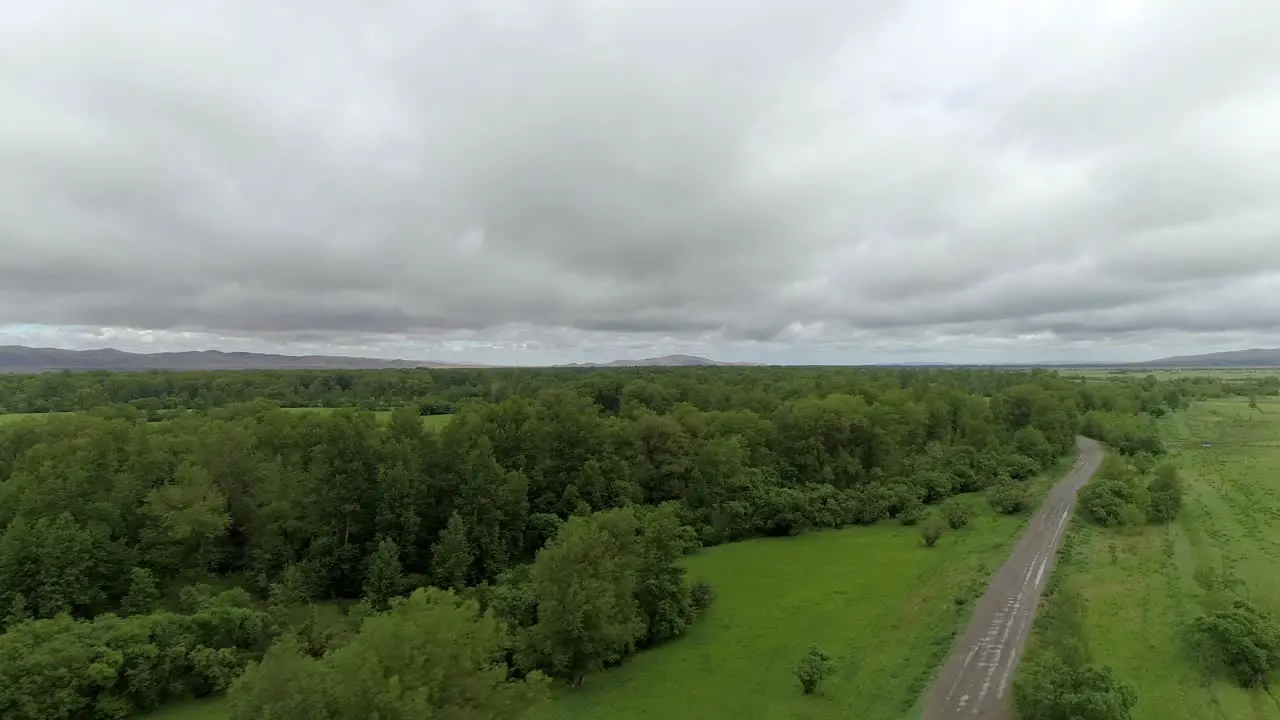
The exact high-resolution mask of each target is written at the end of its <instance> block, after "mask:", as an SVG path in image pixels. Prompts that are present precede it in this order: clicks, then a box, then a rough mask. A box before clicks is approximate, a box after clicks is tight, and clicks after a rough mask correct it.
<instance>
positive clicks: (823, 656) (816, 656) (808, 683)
mask: <svg viewBox="0 0 1280 720" xmlns="http://www.w3.org/2000/svg"><path fill="white" fill-rule="evenodd" d="M833 672H835V663H834V662H832V660H831V656H830V655H828V654H827V652H826V651H825V650H823V649H822V648H820V647H818V645H817V644H816V643H815V644H813V645H810V646H809V647H808V649H806V650H805V652H804V655H802V656H801V657H800V662H798V663H796V669H795V675H796V677H797V678H798V679H799V680H800V689H801V690H803V691H804V694H805V695H812V694H814V693H815V692H817V691H818V688H820V687H821V686H822V681H823V680H826V679H827V677H829V676H830V675H831V673H833Z"/></svg>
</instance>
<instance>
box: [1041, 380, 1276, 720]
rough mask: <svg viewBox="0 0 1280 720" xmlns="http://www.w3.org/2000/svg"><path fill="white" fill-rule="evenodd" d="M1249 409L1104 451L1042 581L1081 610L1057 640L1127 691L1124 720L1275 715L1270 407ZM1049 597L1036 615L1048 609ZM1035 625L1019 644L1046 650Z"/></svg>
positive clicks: (1166, 426) (1214, 413)
mask: <svg viewBox="0 0 1280 720" xmlns="http://www.w3.org/2000/svg"><path fill="white" fill-rule="evenodd" d="M1251 382H1257V378H1256V377H1255V378H1253V380H1251ZM1256 402H1257V406H1258V407H1257V409H1252V408H1250V407H1249V404H1248V397H1247V396H1245V395H1237V396H1234V397H1232V396H1231V395H1228V396H1227V398H1226V399H1220V400H1208V401H1201V402H1196V403H1194V404H1192V405H1191V406H1190V407H1189V408H1185V409H1182V410H1181V411H1180V412H1177V413H1172V414H1165V415H1164V416H1162V417H1161V418H1160V419H1159V428H1160V432H1161V444H1162V445H1163V446H1164V447H1165V448H1166V449H1168V450H1169V451H1170V452H1169V455H1168V456H1167V457H1166V458H1163V459H1156V458H1153V457H1147V456H1146V455H1145V453H1143V452H1142V451H1138V452H1136V453H1134V454H1133V455H1130V456H1128V458H1127V461H1121V459H1120V458H1118V457H1108V459H1107V463H1106V465H1105V466H1104V468H1103V471H1101V472H1100V473H1099V475H1098V476H1097V477H1096V479H1095V480H1094V482H1093V483H1091V484H1090V485H1089V486H1088V487H1087V488H1086V491H1085V493H1082V497H1081V504H1080V518H1079V519H1078V520H1076V521H1075V523H1074V524H1073V528H1072V530H1071V531H1070V533H1069V534H1068V538H1069V543H1068V544H1069V545H1070V549H1065V548H1064V555H1063V557H1062V559H1061V560H1060V563H1059V566H1058V569H1057V570H1056V571H1055V573H1054V578H1053V579H1052V581H1051V582H1053V583H1054V584H1055V585H1058V586H1060V587H1061V588H1063V589H1064V590H1067V591H1068V592H1069V594H1071V595H1074V596H1075V597H1076V598H1078V601H1077V602H1076V604H1078V605H1079V606H1080V607H1081V608H1087V610H1088V611H1087V612H1081V613H1078V614H1076V615H1075V616H1076V617H1077V618H1078V620H1077V621H1075V623H1074V625H1075V626H1076V627H1077V628H1078V632H1073V633H1071V634H1072V635H1074V636H1075V637H1079V638H1086V639H1087V640H1086V641H1083V643H1082V644H1083V646H1084V647H1085V648H1086V649H1087V656H1086V659H1087V661H1088V662H1091V663H1097V664H1099V665H1105V666H1108V667H1110V668H1111V676H1112V678H1113V679H1115V680H1116V682H1118V683H1122V684H1123V685H1127V686H1129V687H1130V688H1131V689H1132V690H1133V693H1134V699H1135V701H1134V703H1133V705H1132V709H1131V710H1130V711H1129V713H1130V714H1129V716H1131V717H1133V718H1135V719H1136V720H1192V719H1199V718H1219V719H1224V720H1235V719H1236V718H1240V719H1242V720H1243V719H1245V718H1250V719H1253V718H1261V719H1266V718H1280V704H1278V703H1277V702H1276V700H1275V699H1274V697H1275V695H1274V693H1275V690H1274V688H1272V687H1271V686H1272V685H1273V684H1274V682H1275V678H1276V665H1277V663H1278V662H1280V655H1278V652H1280V625H1277V621H1276V609H1277V608H1280V553H1278V552H1277V551H1278V550H1280V525H1278V524H1277V523H1278V522H1280V521H1278V520H1277V518H1280V473H1278V472H1277V470H1276V468H1280V445H1277V444H1276V442H1275V438H1276V437H1278V436H1280V403H1277V402H1276V401H1275V400H1274V399H1270V396H1267V395H1264V394H1261V393H1260V394H1259V396H1258V397H1257V398H1256ZM1056 602H1057V601H1056V600H1054V599H1053V597H1049V598H1047V599H1046V600H1045V601H1044V605H1043V606H1042V608H1041V617H1042V618H1049V617H1053V616H1056V615H1060V614H1061V613H1059V612H1058V610H1057V605H1056V604H1055V603H1056ZM1049 623H1050V621H1049V620H1048V619H1046V620H1045V621H1044V623H1040V622H1038V623H1037V627H1036V632H1035V635H1034V637H1033V640H1032V647H1033V648H1041V649H1042V650H1043V648H1044V647H1046V646H1052V644H1053V643H1052V641H1051V640H1050V637H1051V636H1052V635H1053V633H1054V632H1055V631H1054V630H1052V629H1050V628H1049V627H1047V625H1048V624H1049ZM1042 650H1035V651H1034V652H1041V651H1042ZM1030 659H1031V656H1029V657H1028V660H1029V661H1030ZM1036 667H1037V666H1035V665H1031V664H1028V666H1027V667H1026V669H1024V671H1022V672H1020V678H1019V682H1020V683H1022V685H1023V686H1027V685H1028V684H1034V683H1032V681H1033V679H1034V676H1035V674H1034V673H1033V672H1032V670H1034V669H1035V668H1036ZM1108 697H1111V698H1113V699H1114V698H1118V697H1120V695H1118V694H1112V695H1109V696H1108ZM1023 716H1024V717H1025V716H1027V714H1026V713H1023ZM1122 717H1123V716H1122Z"/></svg>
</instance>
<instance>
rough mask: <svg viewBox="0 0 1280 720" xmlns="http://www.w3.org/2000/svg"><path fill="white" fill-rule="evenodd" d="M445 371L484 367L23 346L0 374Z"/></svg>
mask: <svg viewBox="0 0 1280 720" xmlns="http://www.w3.org/2000/svg"><path fill="white" fill-rule="evenodd" d="M448 367H484V366H483V365H476V364H473V363H440V362H430V361H417V360H381V359H377V358H362V357H342V356H338V355H271V354H267V353H250V352H221V351H219V350H201V351H192V352H162V353H131V352H124V351H123V350H114V349H111V348H103V349H101V350H62V349H58V348H33V347H25V346H22V345H4V346H0V373H35V372H44V371H47V370H82V371H87V370H124V371H142V370H179V371H181V370H377V369H386V368H448Z"/></svg>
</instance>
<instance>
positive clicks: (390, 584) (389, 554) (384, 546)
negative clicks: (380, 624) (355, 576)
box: [364, 539, 404, 610]
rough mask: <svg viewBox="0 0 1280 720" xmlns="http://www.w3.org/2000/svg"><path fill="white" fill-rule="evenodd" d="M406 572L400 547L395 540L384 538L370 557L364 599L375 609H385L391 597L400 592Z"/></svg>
mask: <svg viewBox="0 0 1280 720" xmlns="http://www.w3.org/2000/svg"><path fill="white" fill-rule="evenodd" d="M403 582H404V574H403V572H402V571H401V569H400V548H398V547H396V543H395V541H394V540H390V539H383V540H382V541H381V542H379V543H378V549H377V550H375V551H374V553H373V555H371V556H370V557H369V569H368V570H366V571H365V577H364V599H365V600H366V601H367V602H368V603H369V605H370V607H372V608H373V609H375V610H385V609H386V608H387V606H388V605H389V604H390V603H391V598H393V597H395V596H397V595H399V594H400V590H401V588H402V586H403Z"/></svg>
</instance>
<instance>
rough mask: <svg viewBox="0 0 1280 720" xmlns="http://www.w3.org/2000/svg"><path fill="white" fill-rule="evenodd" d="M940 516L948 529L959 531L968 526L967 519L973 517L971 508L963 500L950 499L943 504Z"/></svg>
mask: <svg viewBox="0 0 1280 720" xmlns="http://www.w3.org/2000/svg"><path fill="white" fill-rule="evenodd" d="M942 516H943V517H944V518H946V520H947V526H948V527H950V528H951V529H952V530H959V529H960V528H962V527H964V526H965V525H968V524H969V518H971V517H972V516H973V508H972V507H971V506H970V505H969V503H967V502H965V501H963V500H960V499H958V498H951V499H950V500H948V501H947V502H945V503H943V505H942Z"/></svg>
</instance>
